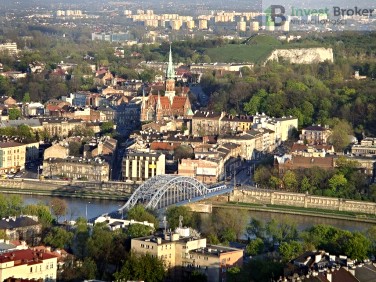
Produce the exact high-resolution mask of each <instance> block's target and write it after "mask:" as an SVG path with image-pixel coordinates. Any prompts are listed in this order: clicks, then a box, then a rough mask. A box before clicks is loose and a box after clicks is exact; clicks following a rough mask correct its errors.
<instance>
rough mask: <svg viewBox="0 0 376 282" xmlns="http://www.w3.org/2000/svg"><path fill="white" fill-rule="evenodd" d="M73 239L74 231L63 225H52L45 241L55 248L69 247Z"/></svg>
mask: <svg viewBox="0 0 376 282" xmlns="http://www.w3.org/2000/svg"><path fill="white" fill-rule="evenodd" d="M72 239H73V233H71V232H69V231H66V230H65V229H63V228H61V227H52V228H51V229H50V231H49V232H48V233H47V236H46V237H45V238H44V240H43V242H44V243H45V244H47V245H49V246H51V247H54V248H60V249H63V248H67V247H69V245H70V243H71V241H72Z"/></svg>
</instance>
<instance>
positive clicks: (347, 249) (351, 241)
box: [340, 232, 371, 260]
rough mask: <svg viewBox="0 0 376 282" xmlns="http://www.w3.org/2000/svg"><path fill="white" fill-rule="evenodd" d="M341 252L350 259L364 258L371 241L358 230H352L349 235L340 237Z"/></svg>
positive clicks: (366, 255)
mask: <svg viewBox="0 0 376 282" xmlns="http://www.w3.org/2000/svg"><path fill="white" fill-rule="evenodd" d="M342 243H343V252H344V253H345V254H346V255H347V256H348V257H350V258H352V259H357V260H364V259H366V258H367V257H368V253H369V251H370V248H371V241H370V240H369V239H368V238H367V237H366V236H364V235H363V234H362V233H360V232H354V233H352V234H351V236H349V237H347V238H346V237H345V236H344V237H342V238H341V240H340V244H342Z"/></svg>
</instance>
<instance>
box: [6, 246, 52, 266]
mask: <svg viewBox="0 0 376 282" xmlns="http://www.w3.org/2000/svg"><path fill="white" fill-rule="evenodd" d="M51 258H57V256H54V255H52V254H49V253H43V252H36V251H33V250H31V249H27V250H17V251H12V252H9V253H5V254H0V263H5V262H10V261H14V265H15V266H16V265H22V264H27V265H30V264H36V263H39V261H41V260H45V259H51Z"/></svg>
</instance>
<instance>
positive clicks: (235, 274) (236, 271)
mask: <svg viewBox="0 0 376 282" xmlns="http://www.w3.org/2000/svg"><path fill="white" fill-rule="evenodd" d="M227 278H228V281H234V282H236V281H238V279H239V278H240V267H239V266H233V267H230V268H228V269H227Z"/></svg>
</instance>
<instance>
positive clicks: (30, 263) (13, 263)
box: [0, 249, 57, 281]
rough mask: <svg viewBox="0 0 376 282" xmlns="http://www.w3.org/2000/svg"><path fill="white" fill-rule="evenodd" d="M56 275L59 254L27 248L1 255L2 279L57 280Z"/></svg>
mask: <svg viewBox="0 0 376 282" xmlns="http://www.w3.org/2000/svg"><path fill="white" fill-rule="evenodd" d="M56 276H57V256H55V255H52V254H50V253H46V252H38V251H34V250H32V249H27V250H16V251H12V252H10V253H4V254H1V255H0V281H5V280H6V279H8V278H12V277H14V278H20V279H22V280H23V279H44V281H56ZM20 281H21V280H20Z"/></svg>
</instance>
